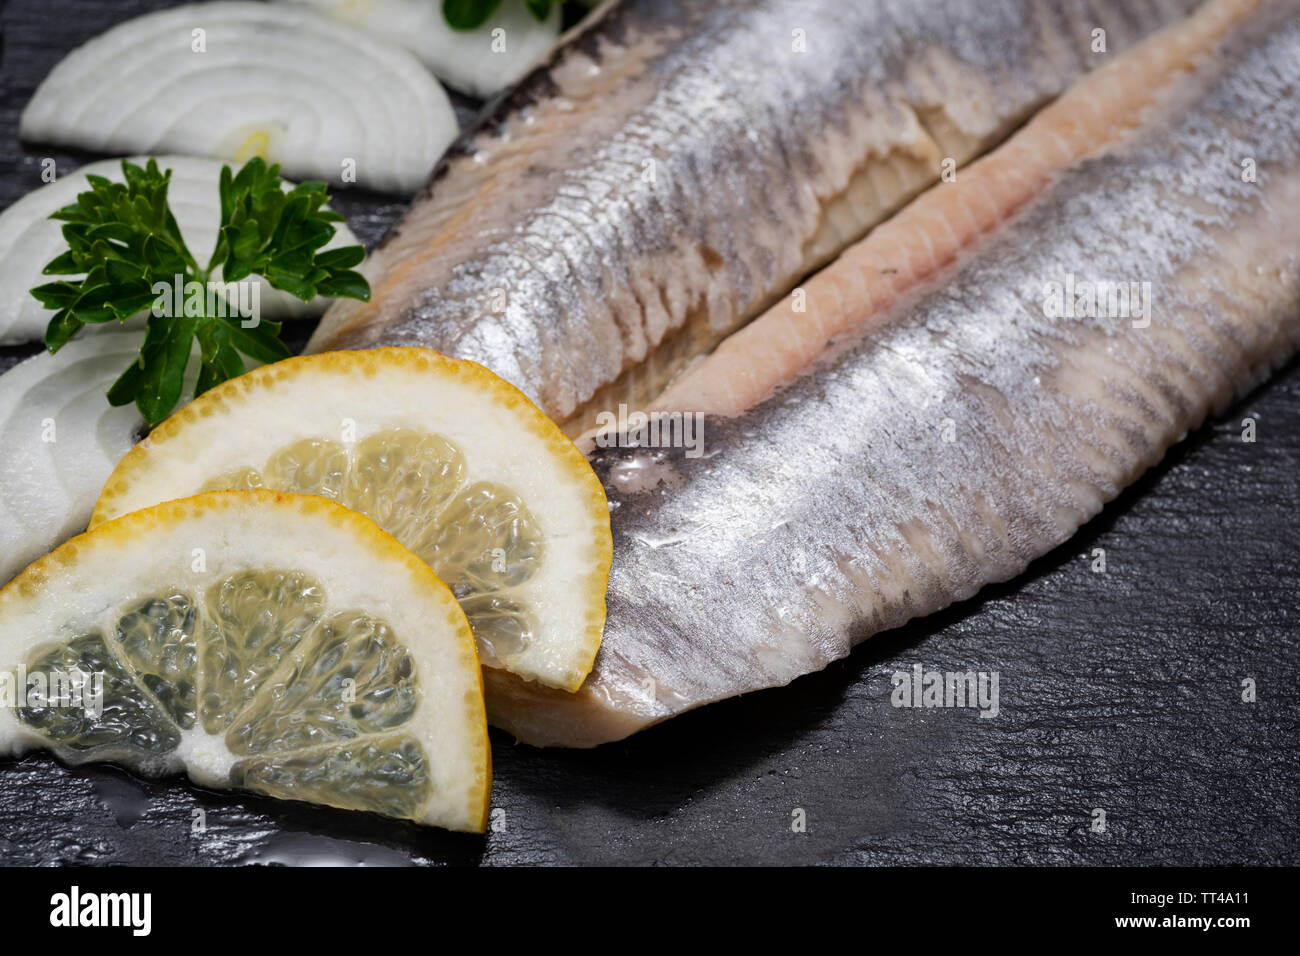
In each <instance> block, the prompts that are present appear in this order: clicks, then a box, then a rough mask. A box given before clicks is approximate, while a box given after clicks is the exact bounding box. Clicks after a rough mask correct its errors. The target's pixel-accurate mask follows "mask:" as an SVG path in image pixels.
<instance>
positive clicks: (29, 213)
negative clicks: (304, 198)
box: [0, 156, 360, 345]
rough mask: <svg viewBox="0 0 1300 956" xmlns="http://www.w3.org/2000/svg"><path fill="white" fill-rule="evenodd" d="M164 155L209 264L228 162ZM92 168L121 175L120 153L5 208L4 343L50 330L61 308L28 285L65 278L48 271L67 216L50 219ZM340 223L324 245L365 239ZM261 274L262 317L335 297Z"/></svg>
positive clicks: (282, 315) (296, 311)
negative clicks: (277, 283)
mask: <svg viewBox="0 0 1300 956" xmlns="http://www.w3.org/2000/svg"><path fill="white" fill-rule="evenodd" d="M157 160H158V166H159V168H160V169H164V170H166V169H170V170H171V171H172V181H171V186H170V187H169V188H168V190H167V196H168V200H169V203H170V205H171V208H172V212H173V213H175V214H176V224H177V225H178V226H180V229H181V236H182V237H184V239H185V244H186V246H187V247H188V248H189V250H190V252H192V253H193V254H194V258H195V259H197V260H198V262H199V264H200V265H206V264H207V261H208V258H209V257H210V256H211V255H212V249H213V247H214V246H215V245H216V243H217V229H218V227H219V226H220V225H221V196H220V193H219V183H220V178H221V166H222V164H221V163H220V162H219V161H217V160H215V159H197V158H195V157H192V156H159V157H157ZM131 162H133V163H135V164H137V165H141V166H142V165H144V164H145V163H146V162H148V159H147V157H142V156H133V157H131ZM89 175H95V176H103V177H104V178H105V179H111V180H113V181H114V182H121V181H122V163H121V160H117V159H107V160H103V161H102V162H98V163H90V164H89V165H86V166H83V167H81V169H78V170H77V171H76V172H73V173H69V174H67V175H65V176H62V177H60V178H59V179H57V180H56V181H55V182H52V183H49V184H48V185H45V186H41V187H40V188H38V189H35V190H33V191H32V192H30V193H28V194H27V195H26V196H24V197H23V198H22V199H19V200H18V201H17V202H16V203H14V204H13V205H12V206H10V207H9V208H8V209H6V210H5V211H4V212H0V345H13V344H15V343H18V342H32V341H37V340H39V339H41V338H42V337H43V336H44V335H45V326H46V325H48V324H49V321H50V316H52V315H53V314H54V313H53V312H51V311H50V310H49V309H46V308H45V307H44V306H42V305H41V304H40V303H39V302H37V301H36V299H34V298H32V296H31V295H29V294H28V290H29V289H32V288H33V287H35V286H38V285H42V284H44V283H46V282H53V281H55V280H56V279H59V278H63V277H60V276H47V275H44V274H42V272H41V270H42V269H44V268H45V266H46V265H47V264H48V263H49V262H50V260H51V259H53V258H54V257H55V256H57V255H58V254H59V253H61V252H62V251H63V250H64V249H66V248H67V246H66V244H65V243H64V241H63V233H62V228H63V223H61V222H57V221H56V220H53V219H51V218H49V217H50V213H52V212H54V211H55V210H58V209H62V208H63V207H64V206H69V205H71V204H73V203H75V202H76V201H77V194H78V193H80V192H84V191H85V190H86V189H88V188H89V184H88V183H87V182H86V177H87V176H89ZM334 225H335V230H336V231H335V233H334V237H333V238H332V239H330V241H329V242H328V243H327V244H326V246H325V248H327V249H332V248H334V247H336V246H353V245H357V244H359V242H360V240H358V239H357V237H356V236H355V235H353V233H352V230H351V229H349V228H348V227H347V225H346V224H344V223H335V224H334ZM220 271H221V270H220V269H218V270H217V272H216V274H215V275H214V276H213V277H212V278H213V279H220V278H221V275H220ZM254 281H256V282H257V283H258V284H260V285H261V291H260V292H259V295H260V300H259V301H260V304H261V316H262V318H265V319H270V320H272V321H275V322H279V321H282V320H284V319H299V318H308V317H311V316H316V315H319V314H320V313H321V312H323V311H325V307H326V306H327V305H328V304H329V300H328V299H324V298H316V299H313V300H312V301H311V302H303V301H302V300H301V299H299V298H297V297H296V296H293V295H290V294H289V293H287V292H281V291H279V290H277V289H272V288H271V286H270V284H269V283H268V282H266V280H265V279H262V278H261V277H260V276H255V277H254ZM115 326H116V323H106V324H105V325H89V326H87V327H86V330H85V331H86V332H91V331H97V330H100V329H107V328H113V327H115ZM83 334H84V333H83Z"/></svg>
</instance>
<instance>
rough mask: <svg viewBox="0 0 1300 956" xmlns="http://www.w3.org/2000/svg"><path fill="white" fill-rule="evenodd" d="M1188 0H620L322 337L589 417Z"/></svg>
mask: <svg viewBox="0 0 1300 956" xmlns="http://www.w3.org/2000/svg"><path fill="white" fill-rule="evenodd" d="M1195 5H1196V3H1195V0H979V2H971V0H852V2H844V0H800V2H791V0H667V2H664V0H625V2H622V3H619V4H616V5H614V6H613V7H612V8H611V9H609V11H608V12H607V13H606V14H605V15H604V16H603V17H600V18H598V19H597V20H596V21H595V22H594V23H592V24H591V25H590V26H589V27H587V28H586V29H585V30H584V31H583V32H582V33H581V34H579V35H578V36H577V37H575V38H573V39H572V40H571V41H570V42H568V43H567V44H565V45H562V46H561V47H560V48H559V50H558V52H557V54H556V56H555V57H554V59H553V60H552V62H551V63H550V65H549V66H548V67H546V68H544V69H541V70H538V71H537V72H535V73H534V74H532V75H531V76H530V77H529V78H527V79H526V80H525V81H524V83H523V85H522V86H521V87H520V88H519V89H518V90H517V91H516V92H515V93H514V94H513V95H512V96H510V97H508V98H506V99H505V100H503V101H502V102H501V103H500V104H499V105H498V106H497V107H496V108H495V109H494V110H493V111H492V112H490V113H489V114H488V115H487V116H486V117H484V119H483V120H482V121H481V123H480V125H479V126H478V127H477V128H476V129H474V130H472V131H470V132H469V133H467V134H466V135H465V136H464V137H463V138H462V139H461V140H460V141H459V143H458V144H457V145H456V146H454V147H453V148H452V149H451V151H450V153H449V155H448V156H447V158H446V159H445V160H444V161H443V163H442V164H441V165H440V167H439V168H438V169H437V170H436V171H435V173H434V176H433V178H432V179H431V180H430V183H429V185H428V188H427V189H426V191H425V193H424V194H423V195H422V196H421V197H419V198H418V199H417V200H416V202H415V203H414V205H413V206H412V207H411V209H410V210H409V211H408V213H407V214H406V215H405V217H404V218H403V219H402V220H401V221H400V222H399V223H398V224H397V225H396V226H395V227H394V229H393V231H392V232H391V233H390V234H389V235H388V236H387V237H386V239H385V240H384V242H383V243H382V244H381V245H380V247H379V248H378V249H377V250H375V252H374V253H373V255H372V256H371V258H370V260H369V263H368V265H367V267H366V268H367V275H368V278H369V279H370V282H371V285H372V287H373V290H374V293H373V296H372V299H371V301H370V302H369V303H364V304H363V303H357V302H339V303H336V304H335V305H334V306H333V307H332V308H331V310H330V311H329V312H328V313H327V315H326V317H325V319H324V321H323V322H322V324H321V327H320V329H319V330H318V331H317V333H316V335H315V336H314V337H313V339H312V342H311V343H310V349H311V350H312V351H322V350H325V349H330V348H364V347H367V346H374V345H423V346H428V347H431V348H435V349H438V350H439V351H441V352H444V353H446V354H449V355H452V356H455V357H458V358H467V359H473V360H475V361H478V362H481V363H482V364H484V365H486V366H488V367H489V368H491V369H492V370H493V371H495V372H497V373H498V374H499V375H501V376H503V377H504V378H506V379H508V380H509V381H510V382H512V383H513V384H515V385H517V386H518V387H520V388H521V389H522V390H523V391H524V392H526V393H527V394H528V395H529V397H530V398H532V399H533V400H534V401H536V402H537V404H538V405H539V406H540V407H541V408H542V410H543V411H545V412H546V413H547V414H548V415H550V416H551V417H552V418H554V419H555V420H556V421H559V422H561V423H562V424H564V425H565V427H566V430H568V431H569V432H570V434H578V433H580V432H581V431H583V430H584V429H585V428H586V427H587V425H589V424H590V422H591V421H592V419H593V418H594V416H595V414H596V413H598V412H599V411H601V410H604V409H611V408H614V407H616V406H617V404H618V403H620V402H627V403H628V404H629V405H630V406H631V407H633V408H639V407H641V406H642V405H643V403H644V402H645V401H648V400H649V399H650V398H652V397H653V396H654V395H656V394H658V392H659V391H660V390H661V389H662V388H663V386H664V385H665V384H666V383H667V382H668V380H669V379H670V378H671V377H672V376H673V375H674V374H676V373H677V372H678V371H680V370H681V369H682V368H683V367H685V366H686V365H687V364H689V363H690V362H691V361H692V360H694V359H695V358H698V357H699V356H700V355H702V354H704V352H706V351H707V350H708V349H709V348H711V347H712V346H713V345H714V344H716V343H717V342H718V341H719V340H720V339H721V338H723V337H724V336H725V335H727V334H728V333H730V332H731V331H733V330H734V329H735V328H737V327H738V326H739V325H741V324H743V323H744V322H745V321H747V320H748V319H750V318H752V317H753V316H755V315H756V314H758V313H759V312H761V311H762V310H763V309H764V308H766V307H767V306H768V305H770V304H771V303H772V302H773V301H774V299H775V298H776V297H778V296H780V295H782V294H783V293H784V292H785V291H786V290H787V289H789V288H790V287H791V286H792V285H793V284H794V283H795V282H796V281H797V280H798V279H799V278H800V277H802V276H803V275H805V274H807V273H808V272H809V271H810V270H812V269H814V268H817V267H818V266H820V265H822V264H824V263H825V262H826V261H828V260H829V259H830V258H832V257H833V256H834V255H835V254H836V253H837V252H838V251H839V250H840V249H842V248H844V247H845V246H846V245H847V244H848V243H850V242H852V241H854V240H855V239H857V238H858V237H860V236H861V235H862V234H863V233H864V232H865V231H866V230H867V229H868V228H869V227H871V226H872V225H874V224H875V223H877V222H880V221H881V220H882V219H884V218H885V217H886V216H888V215H889V214H890V213H891V212H893V211H894V210H896V209H897V208H898V207H899V206H901V205H902V204H903V203H905V202H906V201H907V200H908V199H910V198H912V197H913V196H915V195H916V194H917V193H919V192H920V191H921V190H922V189H924V188H925V187H926V186H928V185H929V184H931V183H933V182H934V181H935V180H937V179H938V177H939V175H940V168H941V163H942V161H943V160H944V159H945V158H951V159H953V160H954V161H955V162H956V163H958V164H961V163H964V162H966V161H967V160H968V159H970V158H972V157H973V156H976V155H979V154H980V153H982V152H984V151H985V150H987V149H988V148H989V147H990V146H992V145H993V144H995V143H997V142H998V141H1000V140H1001V139H1003V138H1004V137H1005V136H1006V134H1007V133H1008V132H1009V131H1010V130H1011V129H1013V128H1014V127H1015V126H1016V125H1017V124H1018V123H1020V122H1021V121H1023V120H1024V118H1025V117H1026V116H1028V115H1029V114H1030V113H1031V112H1032V111H1033V110H1034V109H1036V108H1038V107H1040V106H1041V105H1042V104H1043V103H1045V102H1047V101H1048V100H1050V99H1052V98H1053V97H1055V96H1057V95H1058V94H1059V93H1060V92H1061V91H1062V90H1063V89H1064V88H1065V87H1067V86H1068V85H1069V84H1070V83H1071V82H1072V81H1073V80H1075V79H1077V78H1078V77H1079V76H1081V75H1082V74H1084V73H1085V72H1087V71H1088V70H1090V69H1092V68H1094V67H1096V66H1099V65H1101V64H1102V63H1105V62H1106V61H1107V59H1108V58H1110V57H1112V56H1114V55H1115V54H1117V53H1118V52H1119V51H1121V50H1123V49H1125V48H1127V47H1130V46H1132V45H1133V44H1134V43H1136V42H1137V41H1138V40H1140V39H1142V38H1143V37H1144V36H1146V35H1148V34H1150V33H1151V32H1153V31H1154V30H1156V29H1157V28H1159V27H1161V26H1163V25H1165V24H1167V23H1170V22H1171V21H1174V20H1176V19H1178V18H1179V17H1180V16H1181V15H1182V14H1184V13H1186V12H1187V11H1188V10H1190V9H1191V8H1193V7H1194V6H1195ZM1097 31H1103V32H1104V44H1105V51H1106V52H1104V53H1102V52H1094V48H1095V47H1097V46H1098V42H1099V41H1098V39H1097V38H1098V37H1099V36H1100V34H1098V33H1097Z"/></svg>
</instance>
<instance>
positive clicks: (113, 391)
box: [32, 158, 370, 426]
mask: <svg viewBox="0 0 1300 956" xmlns="http://www.w3.org/2000/svg"><path fill="white" fill-rule="evenodd" d="M122 173H123V176H124V179H125V181H124V182H121V183H115V182H112V181H110V180H108V179H105V178H104V177H102V176H89V177H87V179H88V181H89V183H90V187H91V188H90V189H89V190H88V191H86V192H83V193H80V194H79V195H78V196H77V201H76V202H75V203H74V204H72V205H70V206H65V207H64V208H63V209H60V210H59V211H58V212H56V213H54V214H53V215H52V216H51V217H50V218H52V219H57V220H61V221H62V222H63V223H64V226H63V237H64V239H65V240H66V241H67V244H68V248H67V251H66V252H64V253H62V254H61V255H59V256H58V257H56V258H55V259H54V260H52V261H51V262H50V263H49V265H47V266H46V267H45V270H44V271H45V274H46V275H61V276H80V277H81V278H77V279H60V280H58V281H56V282H50V283H48V284H46V285H42V286H38V287H37V288H35V289H32V295H33V296H35V297H36V298H37V299H38V300H39V301H40V303H41V304H42V305H43V306H45V307H46V308H47V309H53V310H55V313H54V317H53V318H51V319H50V322H49V325H48V326H47V328H46V330H45V346H46V348H48V349H49V350H50V351H51V352H57V351H58V350H59V349H61V348H62V347H63V346H64V345H66V344H67V343H68V341H69V340H70V339H72V337H73V336H75V335H76V334H77V333H78V332H80V331H81V329H83V328H84V327H85V326H86V325H88V324H92V323H94V324H100V323H104V322H110V321H113V320H117V321H119V322H121V321H125V320H127V319H129V318H131V317H132V316H134V315H137V314H139V313H140V312H143V311H145V310H149V311H150V314H149V318H148V320H147V322H146V325H145V335H144V341H143V342H142V344H141V346H140V352H139V355H138V357H137V358H136V360H135V361H134V362H132V363H131V365H130V366H129V367H128V368H127V369H126V371H125V372H123V373H122V375H121V377H120V378H118V380H117V381H116V382H115V383H114V384H113V386H112V388H110V389H109V391H108V400H109V402H110V403H112V404H113V405H126V404H129V403H131V402H135V404H136V407H137V408H139V410H140V414H141V415H143V416H144V419H145V421H146V422H148V423H149V425H151V426H152V425H156V424H158V423H159V422H161V421H162V420H163V419H164V418H166V417H167V416H168V415H169V414H170V413H171V411H172V409H173V408H175V407H176V403H177V402H178V401H180V398H181V393H182V391H183V390H184V380H185V370H186V368H187V367H188V366H189V362H190V354H191V351H192V343H193V341H194V339H196V338H197V339H198V342H199V374H198V380H197V382H196V383H195V388H194V394H195V395H196V396H197V395H201V394H202V393H203V392H205V391H207V390H208V389H210V388H212V387H213V386H214V385H218V384H220V383H221V382H224V381H225V380H226V379H229V378H234V377H235V376H237V375H241V374H243V372H244V370H245V366H244V359H243V356H247V357H248V358H251V359H253V360H254V361H257V362H262V363H266V362H276V361H279V360H280V359H282V358H287V357H288V356H289V349H288V348H287V347H286V346H285V344H284V343H283V342H282V341H280V323H278V322H271V321H267V320H265V319H261V320H258V321H256V322H251V323H250V322H247V321H245V320H244V317H242V316H240V315H239V314H238V311H237V310H236V309H233V308H226V307H224V303H223V304H222V307H218V308H213V309H209V308H208V305H210V304H211V302H212V300H211V297H208V296H200V297H197V299H198V302H201V303H203V304H202V305H198V304H197V303H196V302H195V299H194V298H192V297H186V298H185V299H184V303H183V305H184V307H182V303H181V302H173V307H172V308H171V309H170V310H164V309H160V308H159V307H158V302H159V299H160V297H159V294H158V292H157V291H156V289H157V288H160V286H159V284H160V283H161V284H163V285H166V286H167V287H169V288H175V287H177V286H179V287H180V288H184V287H185V285H186V283H190V282H197V283H199V284H200V285H201V286H203V287H204V288H205V289H206V287H207V284H208V280H209V279H210V278H213V279H214V278H215V277H216V274H217V271H218V269H220V278H221V281H222V282H224V283H234V282H240V281H242V280H246V279H248V277H249V276H252V275H259V276H262V277H264V278H265V279H266V280H267V281H268V282H269V283H270V284H271V285H272V286H273V287H275V288H277V289H282V290H284V291H285V292H289V293H290V294H292V295H295V296H297V297H298V298H300V299H303V300H304V301H306V300H309V299H312V298H314V297H315V296H317V295H324V296H333V297H340V296H341V297H347V298H352V299H362V300H368V299H369V298H370V286H369V285H368V284H367V282H366V280H365V279H364V278H363V277H362V276H361V274H360V273H358V272H354V271H353V269H352V267H353V266H356V265H358V264H359V263H360V262H361V260H362V259H363V258H364V257H365V250H364V249H363V248H362V247H361V246H345V247H342V248H339V249H330V250H328V251H321V247H322V246H324V245H325V244H326V243H327V242H329V240H330V239H331V237H333V235H334V231H335V229H334V226H333V225H332V223H335V222H339V221H341V220H342V219H343V217H342V216H340V215H339V214H338V213H336V212H334V211H333V210H330V209H327V208H325V203H326V202H327V201H328V199H329V195H328V193H327V191H326V187H325V184H324V183H320V182H307V183H300V184H298V185H297V186H295V187H294V188H293V189H291V190H288V191H285V189H284V188H283V185H284V184H283V183H282V182H281V180H280V167H279V166H269V167H268V166H267V165H266V163H265V162H263V161H262V160H261V159H259V158H254V159H251V160H249V161H248V162H247V163H246V164H245V165H244V167H243V168H242V169H241V170H240V171H239V172H238V173H234V174H232V173H231V170H230V167H229V166H225V167H223V168H222V171H221V183H220V192H221V228H220V232H219V233H218V237H217V244H216V248H215V249H214V250H213V252H212V256H211V258H210V259H209V260H208V264H207V266H206V268H200V267H199V265H198V263H197V262H196V260H195V258H194V256H193V255H192V254H191V253H190V251H189V249H188V248H186V245H185V240H184V238H183V237H182V236H181V232H180V229H179V227H178V226H177V225H176V218H175V216H174V215H172V211H171V208H170V207H169V205H168V202H167V190H168V186H169V185H170V183H171V170H167V171H166V172H160V171H159V169H158V164H157V162H155V161H154V160H152V159H150V160H149V162H148V163H147V164H146V165H145V166H143V167H141V166H138V165H136V164H134V163H130V162H126V161H125V160H124V161H123V162H122ZM173 298H175V297H173Z"/></svg>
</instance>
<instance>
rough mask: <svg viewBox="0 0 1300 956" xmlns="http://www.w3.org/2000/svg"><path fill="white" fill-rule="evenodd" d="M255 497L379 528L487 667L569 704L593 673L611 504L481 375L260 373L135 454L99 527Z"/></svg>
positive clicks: (360, 356)
mask: <svg viewBox="0 0 1300 956" xmlns="http://www.w3.org/2000/svg"><path fill="white" fill-rule="evenodd" d="M245 488H268V489H272V490H276V491H290V492H297V493H306V494H317V495H322V496H324V497H326V498H330V499H332V500H334V501H337V502H338V503H340V504H342V505H345V506H347V507H349V508H352V509H354V510H356V511H360V512H362V513H363V514H365V515H367V516H369V517H370V518H372V519H373V520H374V521H375V522H376V523H377V524H379V525H380V526H381V527H382V528H383V529H384V530H385V531H387V532H389V533H390V534H392V535H393V536H394V537H396V538H397V539H398V540H399V541H401V542H402V543H403V544H404V545H406V546H407V547H408V548H410V549H411V550H412V551H413V552H414V553H415V554H417V555H418V556H420V557H421V558H422V559H424V560H425V561H426V562H427V563H428V564H429V565H430V566H431V567H432V568H433V569H434V571H436V572H437V574H438V576H439V577H440V578H442V580H443V581H444V582H446V584H447V586H448V587H449V588H451V590H452V593H453V594H455V595H456V597H457V599H458V600H459V601H460V602H461V606H462V608H463V609H464V611H465V614H466V616H467V617H468V618H469V621H470V625H471V627H472V628H473V630H474V635H475V637H476V638H477V639H478V643H479V653H480V656H481V658H482V659H483V663H484V664H485V665H486V666H492V667H500V668H504V669H506V670H509V671H511V672H513V673H515V674H518V675H519V676H521V677H525V678H528V679H530V680H536V681H539V682H541V683H543V684H546V685H548V686H552V687H559V688H563V689H565V690H576V689H577V688H578V687H579V686H581V684H582V681H583V678H584V677H585V676H586V675H587V672H588V671H589V670H590V669H591V665H592V661H593V660H594V658H595V655H596V650H597V648H598V647H599V645H600V635H601V630H602V628H603V627H604V620H605V585H606V581H607V578H608V575H609V563H610V551H611V546H610V531H609V512H608V508H607V505H606V502H605V495H604V491H603V489H602V488H601V485H600V482H599V481H598V480H597V478H596V476H595V474H594V473H593V472H592V470H591V467H590V466H589V465H588V464H587V461H586V459H585V458H583V456H582V454H581V453H580V452H579V451H578V450H577V448H575V447H574V445H573V443H572V442H570V441H569V440H568V439H567V438H565V436H564V435H563V434H562V433H561V432H560V430H559V429H558V428H557V427H556V426H555V425H554V424H553V423H552V422H551V421H550V419H548V418H547V417H546V416H545V415H543V414H542V413H541V412H540V411H538V410H537V408H536V407H535V406H534V405H533V404H532V403H531V402H530V401H528V399H527V398H526V397H525V396H524V395H523V394H522V393H521V392H519V391H518V390H517V389H515V388H514V387H513V386H511V385H509V384H508V383H507V382H505V381H503V380H502V379H500V378H499V377H497V376H496V375H494V374H493V373H491V372H489V371H488V370H487V369H485V368H483V367H482V366H480V365H477V364H475V363H473V362H462V361H456V360H454V359H449V358H447V357H446V356H443V355H440V354H439V353H437V352H433V351H431V350H428V349H419V348H380V349H368V350H365V351H356V352H329V353H325V354H322V355H311V356H303V357H300V358H292V359H287V360H285V361H283V362H279V363H276V364H275V365H268V366H264V367H262V368H259V369H255V370H254V371H252V372H249V373H248V374H246V375H243V376H240V377H239V378H237V379H232V380H231V381H228V382H226V383H224V384H222V385H220V386H218V387H216V388H214V389H212V390H211V391H209V392H206V393H205V394H203V395H202V396H200V397H199V398H198V399H196V400H195V401H194V402H192V403H190V404H189V405H188V406H187V407H185V408H184V409H182V410H181V411H180V412H178V413H177V414H176V415H173V416H172V417H171V418H170V419H168V420H167V421H166V422H164V423H163V424H162V425H160V426H159V427H158V428H157V429H155V430H154V431H153V433H152V434H151V435H150V436H149V437H148V438H146V439H145V440H144V441H143V442H141V443H140V444H139V445H137V446H136V447H135V448H134V449H132V450H131V452H130V453H128V454H127V456H126V457H125V458H124V459H123V460H122V462H121V463H120V464H119V465H118V467H117V469H116V470H115V471H114V472H113V474H112V476H111V477H110V478H109V480H108V483H107V484H106V485H105V487H104V492H103V494H102V495H101V497H100V499H99V502H98V504H97V505H96V508H95V513H94V516H93V517H92V519H91V527H92V528H93V527H94V526H95V525H96V524H98V523H100V522H102V521H106V520H108V519H110V518H114V517H116V516H118V515H122V514H125V513H127V512H131V511H135V510H137V509H139V508H144V507H148V506H150V505H153V504H156V503H158V502H160V501H166V500H170V499H174V498H181V497H185V496H187V495H191V494H195V493H198V492H200V491H210V490H217V489H245Z"/></svg>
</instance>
